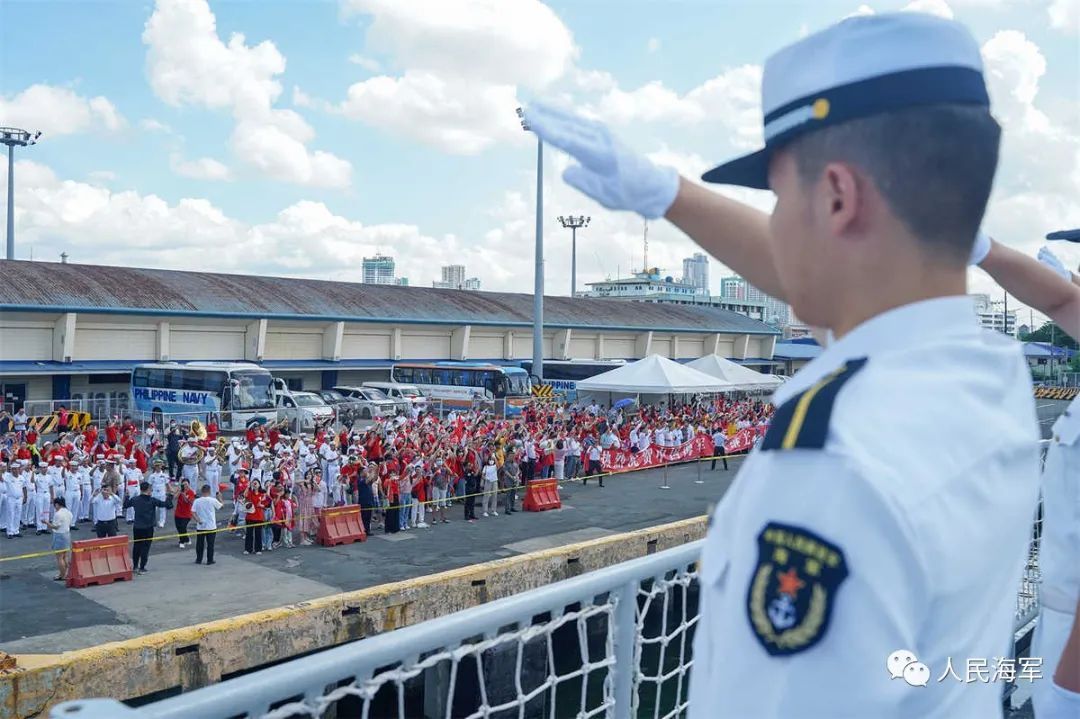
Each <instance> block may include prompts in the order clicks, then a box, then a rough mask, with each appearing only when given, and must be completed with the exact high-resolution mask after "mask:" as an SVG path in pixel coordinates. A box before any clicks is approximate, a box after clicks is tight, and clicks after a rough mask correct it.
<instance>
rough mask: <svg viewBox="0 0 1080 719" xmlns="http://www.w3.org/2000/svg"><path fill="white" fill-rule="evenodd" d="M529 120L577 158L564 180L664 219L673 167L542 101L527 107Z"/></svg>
mask: <svg viewBox="0 0 1080 719" xmlns="http://www.w3.org/2000/svg"><path fill="white" fill-rule="evenodd" d="M525 122H526V124H527V125H528V127H529V129H530V130H531V131H533V132H534V133H536V136H537V137H539V138H540V140H542V141H543V142H545V143H547V144H549V145H552V146H554V147H557V148H559V149H560V150H562V151H563V152H565V153H566V154H568V155H570V156H571V157H572V158H574V159H575V160H577V161H578V163H579V164H577V165H572V166H570V167H568V168H566V171H565V172H564V173H563V179H564V180H566V183H567V184H568V185H571V186H573V187H576V188H577V189H579V190H581V191H582V192H584V193H585V194H586V195H588V196H589V197H591V198H593V199H594V200H596V201H597V202H599V203H600V204H601V205H603V206H604V207H606V208H608V209H610V210H630V211H632V212H636V213H638V214H639V215H641V216H642V217H644V218H645V219H649V220H652V219H655V218H657V217H663V216H664V214H665V213H666V212H667V211H668V208H669V207H671V204H672V203H673V202H674V201H675V195H676V194H677V193H678V191H679V174H678V173H677V172H676V171H675V169H674V168H672V167H665V166H662V165H656V164H654V163H653V162H652V161H650V160H649V159H648V158H647V157H645V156H644V155H640V154H638V153H636V152H633V151H632V150H630V149H629V148H628V147H626V146H625V145H624V144H622V143H621V142H619V140H618V139H616V138H615V136H614V135H612V134H611V131H610V130H608V128H607V127H606V126H605V125H604V124H603V123H600V122H597V121H596V120H589V119H587V118H584V117H581V116H580V115H576V114H574V113H571V112H567V111H565V110H559V109H556V108H554V107H551V106H550V105H546V104H543V103H533V104H531V105H529V106H528V108H526V110H525Z"/></svg>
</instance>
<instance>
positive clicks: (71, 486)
mask: <svg viewBox="0 0 1080 719" xmlns="http://www.w3.org/2000/svg"><path fill="white" fill-rule="evenodd" d="M79 481H80V480H79V470H74V471H72V470H70V469H69V470H67V471H66V472H64V475H63V486H64V506H65V507H67V508H68V511H69V512H71V521H72V523H73V524H74V523H75V522H77V521H78V519H79V505H80V504H82V487H81V486H80V484H79ZM57 496H59V493H57Z"/></svg>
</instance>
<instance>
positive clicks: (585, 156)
mask: <svg viewBox="0 0 1080 719" xmlns="http://www.w3.org/2000/svg"><path fill="white" fill-rule="evenodd" d="M982 68H983V64H982V58H981V54H980V48H979V45H978V43H977V42H976V41H975V39H974V38H973V37H972V35H971V34H970V32H969V31H968V30H967V29H965V28H964V27H963V26H961V25H959V24H958V23H956V22H954V21H951V20H946V19H944V18H940V17H936V16H933V15H928V14H923V13H917V12H900V13H886V14H876V15H867V16H857V17H851V18H847V19H845V20H844V21H842V22H840V23H838V24H836V25H833V26H831V27H829V28H826V29H824V30H822V31H820V32H817V33H814V34H811V35H809V36H807V37H805V38H802V39H800V40H798V41H797V42H796V43H794V44H793V45H790V46H788V47H786V48H784V49H782V50H780V51H779V52H778V53H776V54H774V55H773V56H772V57H770V58H769V60H768V61H767V62H766V63H765V66H764V71H763V76H762V105H763V108H762V109H763V115H762V117H763V122H764V128H763V135H764V138H765V147H764V148H762V149H761V150H759V151H757V152H755V153H752V154H749V155H746V156H744V157H741V158H738V159H736V160H734V161H732V162H729V163H726V164H724V165H721V166H719V167H716V168H714V169H712V170H710V171H709V172H707V173H706V174H705V175H704V179H706V180H707V181H711V182H719V183H724V184H735V185H743V186H747V187H754V188H759V189H772V190H773V192H774V193H775V194H776V200H777V201H776V205H775V207H774V208H773V210H772V212H771V214H766V213H764V212H761V211H759V210H756V209H753V208H751V207H749V206H747V205H743V204H740V203H739V202H737V201H734V200H732V199H730V198H728V197H726V196H724V195H721V194H718V193H714V192H711V191H709V190H708V189H706V188H703V187H701V186H700V185H697V184H695V183H692V182H689V181H684V180H681V179H680V178H679V176H678V173H677V171H676V170H674V169H672V168H661V167H658V166H656V165H654V164H653V163H652V162H651V161H650V160H649V159H647V158H645V157H644V156H640V155H636V154H634V153H633V152H632V151H630V150H628V149H627V148H626V147H625V146H624V145H622V144H621V143H619V142H618V141H617V140H615V139H614V137H613V136H612V135H611V133H610V131H609V130H607V128H606V127H604V126H603V124H601V123H599V122H597V121H594V120H585V119H581V118H578V117H577V116H576V115H573V114H571V113H567V112H563V111H560V110H554V109H549V108H545V107H543V106H541V107H539V108H537V107H533V106H530V108H528V109H527V110H526V112H525V120H526V122H527V123H528V126H529V127H530V129H531V130H532V131H533V132H535V133H536V134H537V135H538V137H539V139H540V140H542V141H543V142H545V144H547V145H549V146H551V145H554V146H555V147H558V148H561V149H563V150H565V151H567V152H568V153H570V154H571V155H572V156H574V158H575V159H576V160H578V162H579V163H580V164H578V165H575V166H572V167H570V168H569V169H568V170H567V171H566V174H565V175H564V176H565V177H566V179H567V180H568V181H569V182H570V183H571V184H573V185H575V186H576V187H578V188H579V189H582V190H584V191H586V192H587V193H589V194H590V195H591V196H593V197H594V198H596V199H598V200H599V201H600V202H602V203H603V204H605V205H606V206H607V207H609V208H612V209H629V210H634V211H636V212H638V213H639V214H641V215H642V216H644V217H646V218H659V217H661V216H663V217H666V218H668V219H669V220H670V221H671V222H673V223H674V224H675V225H676V226H678V227H680V228H681V229H683V230H684V231H685V232H687V233H688V234H689V235H690V236H691V238H693V239H694V240H695V241H696V242H698V243H699V244H701V245H702V246H703V247H704V248H705V249H707V250H710V251H712V252H713V254H715V255H716V256H717V258H718V259H719V260H720V261H721V262H723V263H724V264H725V265H727V266H728V267H730V268H731V269H732V270H733V271H734V272H738V273H739V274H740V275H741V276H742V277H745V278H746V279H747V281H748V282H751V283H752V284H753V285H754V286H755V287H758V288H760V289H761V290H762V291H763V292H765V293H766V294H768V295H770V296H773V297H776V298H778V299H782V300H785V301H787V302H789V303H790V305H791V309H792V310H793V312H794V313H795V314H796V315H798V316H799V317H800V318H801V319H802V320H804V321H806V322H807V323H809V324H811V325H815V326H819V327H824V328H827V329H829V330H830V331H831V332H832V334H833V336H834V337H835V338H836V339H835V341H834V342H833V343H831V344H830V345H829V346H828V347H826V348H825V349H824V350H823V352H822V353H821V355H820V356H818V357H817V358H816V359H814V360H813V361H811V362H810V363H809V364H807V365H806V366H805V367H804V368H802V369H801V370H800V371H799V373H798V374H796V375H795V376H794V377H793V378H792V379H791V380H789V381H788V382H787V383H785V384H784V385H782V386H781V387H780V388H779V389H778V390H777V391H776V393H775V394H774V395H773V398H772V399H773V404H774V405H775V406H776V407H777V410H776V413H775V415H774V417H773V419H772V422H771V424H770V427H769V431H768V433H767V434H766V436H765V438H764V439H763V441H762V442H761V444H760V445H759V447H758V448H757V449H755V450H754V451H753V452H752V453H751V454H750V456H749V458H748V459H747V460H746V461H745V462H744V463H743V465H742V467H741V470H740V472H739V475H738V476H737V477H736V479H735V481H734V482H733V483H732V485H731V487H730V488H729V489H728V491H727V492H726V494H724V496H723V498H722V500H721V501H720V503H719V504H718V506H717V509H716V511H715V513H714V515H713V519H712V523H711V526H710V528H709V531H708V535H707V538H706V540H705V546H704V550H703V554H702V557H701V563H700V579H699V581H700V586H701V600H700V601H701V604H700V610H699V623H698V625H697V631H696V635H695V637H694V647H693V657H694V664H693V668H692V671H691V674H690V687H689V694H688V717H689V719H704V718H706V717H708V719H722V718H723V717H754V718H755V719H772V718H778V717H874V718H875V719H901V718H906V717H920V718H922V719H947V718H951V717H1000V716H1001V715H1002V706H1001V686H1000V685H999V684H997V683H995V682H992V681H989V682H970V683H969V682H964V681H951V680H946V681H930V680H931V668H932V669H933V675H934V676H935V677H936V676H940V675H941V673H942V671H943V669H944V668H945V667H946V666H947V660H948V659H949V658H954V657H985V658H987V659H988V661H992V659H991V658H992V657H995V656H997V657H1000V656H1002V653H1003V651H1005V650H1006V647H1008V646H1009V643H1010V642H1011V641H1012V635H1013V621H1014V617H1015V602H1016V599H1015V597H1016V587H1017V582H1018V581H1019V579H1020V576H1021V573H1022V568H1023V566H1024V562H1025V559H1026V555H1027V553H1028V538H1029V534H1030V531H1031V522H1032V517H1033V516H1034V511H1035V504H1036V499H1037V496H1038V489H1039V487H1038V482H1039V476H1038V475H1039V450H1038V437H1039V434H1038V423H1037V421H1036V414H1035V406H1034V399H1033V393H1032V388H1031V375H1030V371H1029V369H1028V366H1027V362H1026V361H1025V359H1024V355H1023V352H1022V350H1021V348H1020V346H1019V345H1018V344H1017V343H1016V342H1015V341H1013V340H1012V339H1011V338H1006V337H1003V336H1001V335H1000V334H996V333H992V332H987V331H984V330H983V329H982V328H981V327H980V325H979V323H978V319H977V317H976V315H975V313H974V311H973V309H974V306H973V302H972V300H971V298H970V297H969V296H967V261H968V257H969V255H970V253H971V251H972V249H973V245H974V240H975V236H976V233H977V232H978V229H979V224H980V222H981V220H982V217H983V214H984V213H985V210H986V203H987V199H988V198H989V195H990V190H991V187H992V185H993V177H994V173H995V169H996V164H997V158H998V149H999V144H1000V126H999V125H998V124H997V122H996V121H995V120H994V118H993V116H992V114H991V113H990V107H989V105H990V99H989V95H988V93H987V90H986V84H985V80H984V78H983V71H982ZM901 88H902V90H901ZM957 358H963V361H962V362H958V361H957ZM928 417H932V418H933V421H932V422H928V421H927V418H928ZM898 650H900V651H906V653H905V654H900V655H899V658H900V659H901V660H903V663H902V665H901V666H900V667H899V670H900V671H897V669H898V668H897V667H895V666H894V667H893V670H894V673H893V674H892V675H890V673H889V672H888V671H887V664H886V660H887V658H888V657H890V656H891V655H894V654H896V653H897V652H898ZM909 659H910V661H909ZM898 675H902V677H903V678H902V679H901V680H899V681H898V680H897V679H896V678H893V677H897V676H898Z"/></svg>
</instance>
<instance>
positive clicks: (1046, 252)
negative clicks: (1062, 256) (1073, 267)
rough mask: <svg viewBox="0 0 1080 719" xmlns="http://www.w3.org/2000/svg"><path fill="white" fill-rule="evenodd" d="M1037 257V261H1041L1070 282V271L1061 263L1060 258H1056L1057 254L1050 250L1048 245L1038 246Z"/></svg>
mask: <svg viewBox="0 0 1080 719" xmlns="http://www.w3.org/2000/svg"><path fill="white" fill-rule="evenodd" d="M1038 257H1039V262H1041V263H1043V264H1044V265H1046V266H1047V267H1049V268H1050V269H1052V270H1053V271H1054V272H1056V273H1058V274H1059V275H1061V277H1062V278H1063V279H1066V280H1068V281H1069V282H1072V272H1070V271H1069V268H1068V267H1066V266H1065V265H1064V264H1062V262H1061V260H1059V259H1058V258H1057V255H1055V254H1054V253H1053V252H1051V251H1050V248H1049V247H1046V246H1043V247H1040V248H1039V255H1038Z"/></svg>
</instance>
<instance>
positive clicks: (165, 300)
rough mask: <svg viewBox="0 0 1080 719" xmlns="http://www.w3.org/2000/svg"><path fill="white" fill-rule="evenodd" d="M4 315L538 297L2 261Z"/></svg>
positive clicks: (650, 308)
mask: <svg viewBox="0 0 1080 719" xmlns="http://www.w3.org/2000/svg"><path fill="white" fill-rule="evenodd" d="M0 310H9V311H30V312H33V311H37V312H40V311H43V310H45V311H55V312H101V313H125V314H158V315H189V316H200V315H201V316H208V317H249V318H256V317H266V318H269V319H310V320H332V321H337V320H345V321H351V322H397V323H410V324H473V325H502V326H531V324H532V295H526V294H512V293H507V292H471V291H465V290H442V289H429V288H425V287H397V286H389V285H365V284H359V283H350V282H328V281H323V280H308V279H293V278H285V277H262V276H256V275H224V274H213V273H209V272H180V271H175V270H156V269H145V268H137V267H109V266H104V265H81V264H71V263H69V264H60V263H55V262H26V261H22V260H0ZM544 324H545V326H547V327H559V328H563V327H571V328H582V329H586V328H587V329H627V330H661V331H672V330H677V331H688V332H735V333H745V334H770V335H771V334H778V332H777V331H776V330H775V329H773V328H772V327H769V326H768V325H766V324H764V323H762V322H758V321H757V320H752V319H750V318H748V317H744V316H743V315H740V314H736V313H735V312H731V311H728V310H722V309H716V308H712V307H690V306H683V305H664V304H653V303H646V302H625V301H620V300H605V299H583V298H571V297H545V298H544Z"/></svg>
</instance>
